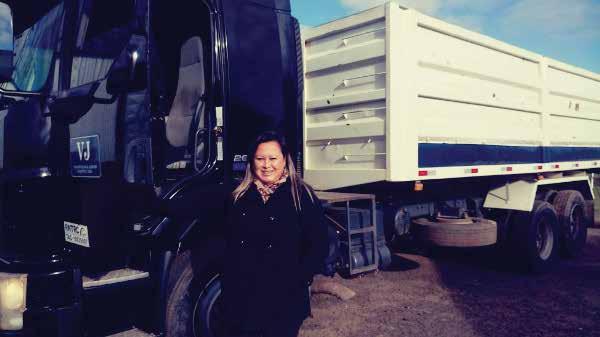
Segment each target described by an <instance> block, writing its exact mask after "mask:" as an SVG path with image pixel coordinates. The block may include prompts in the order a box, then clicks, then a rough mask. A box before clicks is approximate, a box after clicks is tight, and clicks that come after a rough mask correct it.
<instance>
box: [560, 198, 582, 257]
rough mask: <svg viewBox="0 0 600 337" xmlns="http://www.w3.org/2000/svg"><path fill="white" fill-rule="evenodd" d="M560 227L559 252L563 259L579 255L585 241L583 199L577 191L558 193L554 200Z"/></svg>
mask: <svg viewBox="0 0 600 337" xmlns="http://www.w3.org/2000/svg"><path fill="white" fill-rule="evenodd" d="M553 204H554V208H555V209H556V214H557V215H558V224H559V227H560V248H561V249H560V251H561V254H562V255H563V256H565V257H576V256H578V255H579V254H581V251H582V250H583V247H584V246H585V241H586V239H587V219H586V216H585V214H586V212H585V199H584V198H583V195H581V193H580V192H579V191H574V190H565V191H560V192H558V194H557V195H556V197H555V198H554V203H553Z"/></svg>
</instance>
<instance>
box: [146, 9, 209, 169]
mask: <svg viewBox="0 0 600 337" xmlns="http://www.w3.org/2000/svg"><path fill="white" fill-rule="evenodd" d="M153 12H154V13H160V15H158V14H155V16H154V17H153V18H152V19H153V20H152V23H153V24H152V33H153V36H154V41H156V43H155V49H154V51H155V53H154V56H155V57H156V59H155V60H154V61H153V64H156V65H157V66H156V67H155V68H154V71H155V76H156V77H157V78H161V80H160V81H155V82H154V83H160V88H159V86H158V85H157V86H156V87H155V88H154V90H158V91H155V92H154V94H153V95H152V96H154V97H164V99H163V100H162V102H159V103H158V104H157V106H159V107H160V109H161V110H160V112H159V113H160V114H161V115H164V116H165V127H166V128H165V136H166V137H165V142H164V145H163V149H164V151H163V155H164V160H165V166H166V169H167V175H182V174H183V175H185V174H190V173H192V172H195V171H198V170H203V168H204V165H205V164H206V163H207V160H208V159H209V157H211V156H213V155H214V153H213V152H211V151H214V149H212V148H211V146H209V145H208V142H207V141H208V140H209V137H210V133H209V129H210V125H209V124H210V123H211V120H210V118H209V116H211V115H212V114H214V110H213V107H212V106H211V100H210V95H211V92H212V91H211V87H210V86H211V78H212V77H211V76H212V50H213V48H212V45H213V41H212V36H211V33H212V31H211V18H210V12H209V10H208V7H207V6H206V5H205V4H204V3H203V2H202V1H198V2H186V3H185V5H182V6H171V5H169V4H168V3H167V2H160V1H157V2H156V3H155V7H154V10H153ZM175 21H177V22H194V23H195V24H194V25H178V26H174V25H173V22H175ZM161 103H162V104H161Z"/></svg>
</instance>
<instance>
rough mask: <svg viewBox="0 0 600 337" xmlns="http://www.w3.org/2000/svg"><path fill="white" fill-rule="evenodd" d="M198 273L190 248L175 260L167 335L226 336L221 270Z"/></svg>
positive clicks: (168, 304) (168, 306)
mask: <svg viewBox="0 0 600 337" xmlns="http://www.w3.org/2000/svg"><path fill="white" fill-rule="evenodd" d="M202 274H204V275H206V276H202V277H199V276H198V277H197V276H194V271H193V268H192V263H191V254H190V252H189V251H188V252H185V253H183V254H181V255H180V256H178V257H177V258H176V260H175V262H174V264H173V267H172V271H171V277H170V279H169V286H168V292H167V305H166V318H165V319H166V322H165V327H166V337H224V336H226V335H225V321H224V316H223V310H222V309H223V306H222V297H221V280H220V277H219V274H218V273H202Z"/></svg>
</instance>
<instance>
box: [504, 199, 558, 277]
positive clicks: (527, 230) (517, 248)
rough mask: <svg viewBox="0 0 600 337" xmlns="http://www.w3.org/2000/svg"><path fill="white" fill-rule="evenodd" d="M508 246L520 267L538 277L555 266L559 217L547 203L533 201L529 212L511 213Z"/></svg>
mask: <svg viewBox="0 0 600 337" xmlns="http://www.w3.org/2000/svg"><path fill="white" fill-rule="evenodd" d="M510 228H511V238H510V241H511V244H512V246H513V248H514V250H513V252H514V253H516V254H515V256H514V257H515V258H516V260H517V261H519V264H520V265H521V266H522V267H524V268H525V269H526V270H528V271H531V272H534V273H540V272H544V271H547V270H548V269H550V268H551V267H552V266H553V265H554V263H555V262H556V256H557V252H558V238H559V227H558V216H557V215H556V211H555V210H554V207H553V206H552V205H551V204H549V203H548V202H546V201H541V200H536V201H535V202H534V205H533V209H532V210H531V212H514V213H513V216H512V219H511V226H510Z"/></svg>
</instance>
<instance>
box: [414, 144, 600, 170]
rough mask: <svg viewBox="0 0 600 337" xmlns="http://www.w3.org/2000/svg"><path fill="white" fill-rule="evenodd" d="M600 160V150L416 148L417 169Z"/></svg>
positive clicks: (447, 145) (500, 147)
mask: <svg viewBox="0 0 600 337" xmlns="http://www.w3.org/2000/svg"><path fill="white" fill-rule="evenodd" d="M593 159H600V147H562V146H554V147H541V146H505V145H476V144H424V143H423V144H419V167H422V168H426V167H449V166H474V165H502V164H533V163H550V162H564V161H578V160H593Z"/></svg>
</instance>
